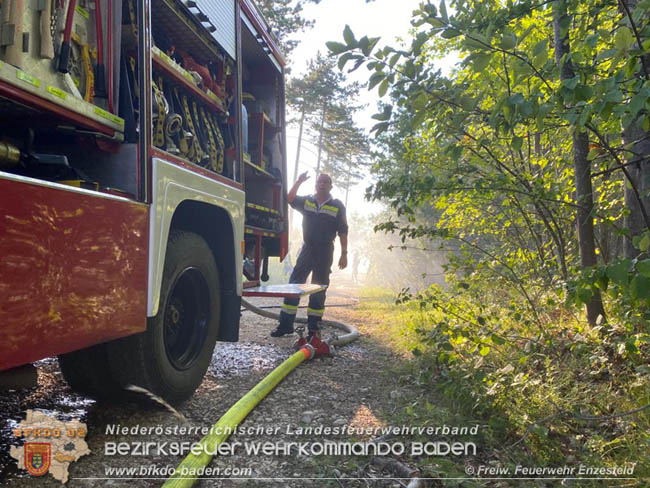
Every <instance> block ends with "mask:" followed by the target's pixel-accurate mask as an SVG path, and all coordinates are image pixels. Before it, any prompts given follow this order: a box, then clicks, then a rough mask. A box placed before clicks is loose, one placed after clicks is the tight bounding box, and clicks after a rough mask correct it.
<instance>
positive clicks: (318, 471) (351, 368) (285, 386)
mask: <svg viewBox="0 0 650 488" xmlns="http://www.w3.org/2000/svg"><path fill="white" fill-rule="evenodd" d="M251 302H252V303H253V304H254V305H256V306H268V305H278V304H279V303H280V301H279V299H252V300H251ZM304 302H305V300H303V303H304ZM355 303H356V298H355V296H354V291H351V290H350V289H347V290H336V289H333V290H330V293H329V294H328V300H327V305H328V306H331V305H338V306H336V307H334V306H332V307H330V308H328V309H327V311H326V317H325V318H329V319H332V320H338V321H342V322H348V323H350V322H349V321H350V320H351V311H350V308H349V307H350V306H354V304H355ZM272 310H273V311H279V309H272ZM305 313H306V312H305V310H304V309H301V311H300V312H299V314H301V315H303V314H305ZM366 320H367V319H366ZM352 323H353V324H354V325H355V326H357V327H358V328H359V330H360V331H361V333H362V337H361V339H360V340H358V341H357V342H355V343H353V344H351V345H348V346H344V347H341V348H339V349H338V350H337V353H338V355H337V356H336V357H335V358H324V359H316V360H314V361H310V362H306V363H303V364H302V365H301V366H300V367H298V368H297V369H296V370H295V371H293V372H292V373H291V374H290V375H289V376H288V377H287V378H285V379H284V380H283V382H282V383H280V385H279V386H278V387H277V388H276V389H275V390H274V391H273V392H272V393H271V394H270V395H269V396H268V397H267V398H265V399H264V400H263V401H262V403H261V404H260V405H258V406H257V408H255V409H254V410H253V412H251V414H250V415H249V416H248V417H247V418H246V419H245V420H244V422H242V424H241V427H242V428H244V429H247V432H237V433H235V434H233V435H232V436H231V437H230V438H229V439H228V441H227V442H228V443H229V444H230V445H231V446H232V445H234V443H237V442H238V443H240V445H239V446H237V447H236V448H235V451H234V453H232V454H231V455H220V456H217V457H215V458H214V459H213V461H212V463H211V464H210V466H211V467H218V468H221V469H223V470H225V469H230V470H231V472H230V475H228V477H226V478H223V474H221V475H220V477H219V478H220V479H205V480H201V481H200V483H199V486H218V487H228V486H283V487H303V486H346V487H348V486H349V487H353V486H391V487H392V486H394V487H399V486H405V484H404V485H402V484H400V483H399V482H397V481H388V480H379V479H377V477H381V476H382V475H381V474H380V473H379V472H378V471H377V470H376V469H375V468H374V467H373V466H371V465H369V464H368V461H369V458H367V457H359V456H340V455H339V456H322V455H316V454H314V452H312V449H313V448H314V445H315V444H318V445H323V443H325V442H327V441H340V442H343V441H355V440H368V439H369V438H370V437H373V435H370V436H369V435H356V434H342V435H338V436H337V435H333V434H328V435H325V434H322V433H321V434H319V433H318V428H326V427H332V428H334V427H336V428H338V429H339V431H340V430H342V429H343V428H355V429H359V428H362V429H365V428H374V427H381V426H385V425H387V424H388V423H389V419H388V418H386V416H387V415H389V413H390V407H391V396H392V397H394V396H395V395H396V394H399V392H398V387H397V386H396V379H395V380H390V379H389V380H387V379H386V377H385V375H379V374H377V373H378V371H379V368H378V365H383V364H386V363H387V362H389V361H392V360H396V359H397V358H395V357H394V356H393V355H392V354H391V353H390V352H389V351H387V350H386V349H384V348H382V347H381V346H380V345H379V344H378V343H377V342H376V341H374V340H373V339H372V329H373V324H372V322H371V321H366V322H362V323H359V322H357V323H354V322H352ZM273 327H275V323H274V321H273V320H270V319H266V318H263V317H259V316H257V315H254V314H252V313H251V312H248V311H246V312H244V313H243V316H242V320H241V333H240V342H239V343H236V344H231V343H219V344H217V348H216V350H215V354H214V358H213V362H212V364H211V365H210V368H209V371H208V374H207V375H206V378H205V380H204V381H203V383H202V384H201V386H200V388H199V390H198V391H197V392H196V394H195V395H194V396H193V397H192V398H191V399H190V400H188V401H187V402H185V403H184V404H183V405H182V406H181V407H180V408H179V409H178V410H179V411H180V413H181V414H182V415H183V416H184V417H185V419H186V420H185V421H182V420H179V418H177V417H176V416H174V415H173V414H172V413H170V412H169V411H168V410H166V409H164V408H160V407H159V406H157V405H155V404H153V403H150V404H143V403H126V404H120V405H108V404H105V403H96V402H94V401H93V400H91V399H88V398H85V397H83V396H79V395H76V394H74V393H72V392H71V391H70V390H69V388H68V387H67V385H66V384H65V382H64V381H63V379H62V377H61V373H60V371H59V369H58V365H57V362H56V361H55V360H53V359H48V360H44V361H41V362H40V363H39V386H38V387H37V388H33V389H30V390H24V391H20V392H10V393H9V394H6V393H5V394H4V395H3V396H2V397H0V485H7V486H29V487H31V486H44V487H49V486H52V487H54V486H60V483H59V482H58V481H57V480H55V479H54V478H52V476H51V475H46V476H44V477H41V478H35V477H31V476H29V475H27V474H25V471H22V470H19V469H17V467H16V462H15V461H14V460H13V459H12V458H10V457H9V445H10V444H11V443H16V441H15V440H14V438H13V434H12V429H13V428H14V427H15V426H16V425H17V423H18V422H19V421H20V420H22V419H24V415H25V413H24V412H25V411H26V410H27V409H40V410H43V411H46V412H47V413H49V414H54V415H56V416H57V418H59V419H61V420H70V419H73V418H74V419H78V420H80V421H82V422H85V423H86V424H87V426H88V436H87V438H86V441H87V443H88V446H89V447H90V450H91V452H92V453H91V455H89V456H85V457H82V458H81V459H80V460H78V461H77V462H74V463H72V464H71V465H70V468H69V471H70V481H69V482H68V486H71V487H77V486H95V485H98V484H99V485H107V486H116V487H117V486H131V487H132V486H160V485H161V484H162V483H163V481H164V479H163V478H164V476H160V475H156V474H155V472H154V471H151V474H149V475H138V476H137V479H135V480H133V479H130V480H125V479H114V478H115V475H112V476H107V474H106V468H107V467H125V468H129V467H131V468H137V469H141V467H142V466H146V467H148V466H152V468H150V469H152V470H155V469H158V470H160V469H163V468H166V467H168V466H169V467H170V469H171V467H175V466H176V465H178V463H179V462H180V461H181V459H182V456H174V455H171V454H170V453H169V452H158V451H156V450H155V449H153V450H152V451H151V452H149V453H147V454H146V455H141V456H134V455H124V456H122V455H112V456H111V455H107V453H106V452H105V447H106V443H110V442H129V443H132V442H140V441H147V442H185V441H188V442H193V441H197V440H199V439H200V437H201V434H194V435H181V434H172V435H166V436H165V435H156V434H155V432H154V434H153V435H147V436H141V435H117V434H110V433H108V432H107V426H110V425H115V424H119V425H120V426H122V427H128V428H131V427H134V426H139V427H151V428H154V429H155V428H157V427H163V428H165V427H170V428H174V427H176V426H185V427H196V428H204V427H209V426H211V425H213V424H214V423H216V421H217V420H218V419H219V418H220V417H221V416H222V415H223V414H224V413H225V412H226V411H227V410H228V409H229V408H230V407H231V406H232V405H233V404H235V402H236V401H237V400H238V399H239V398H241V397H242V396H243V395H244V394H245V393H246V392H248V391H249V390H250V389H251V388H253V387H254V386H255V385H256V384H257V383H258V382H259V381H260V380H261V379H262V378H264V376H265V375H266V374H268V373H269V372H270V371H271V370H272V369H273V368H275V367H276V366H277V365H279V364H280V363H281V362H282V361H283V360H284V359H286V358H287V357H288V356H289V355H290V354H291V353H292V352H293V341H294V339H295V337H284V338H278V339H274V338H271V337H270V336H269V331H270V330H271V329H272V328H273ZM334 332H335V330H331V331H325V333H324V336H325V337H326V336H327V335H328V333H334ZM392 381H394V382H395V384H392V383H391V382H392ZM382 416H383V417H382ZM346 426H347V427H346ZM306 428H313V429H315V430H316V431H315V432H311V433H310V432H305V430H304V429H306ZM301 429H303V430H302V431H301ZM262 431H263V432H264V433H261V432H262ZM264 442H269V443H270V446H272V447H273V448H275V447H276V446H279V447H280V448H281V447H282V446H284V445H285V443H288V442H295V443H303V446H306V447H307V452H306V453H305V452H302V453H300V452H298V450H297V448H295V449H294V450H292V451H291V452H290V453H289V454H286V455H283V454H282V453H269V454H263V453H261V452H260V453H257V454H247V453H246V452H245V448H246V445H248V446H258V447H261V446H262V444H263V443H264ZM316 449H318V448H317V447H316ZM246 470H250V471H248V472H247V471H246ZM237 471H239V473H241V474H238V473H237ZM384 476H388V475H384ZM109 477H110V478H113V479H102V480H97V479H94V480H89V479H81V478H109ZM145 478H150V479H145ZM238 478H239V479H238ZM323 478H328V479H323ZM352 478H363V479H356V480H355V479H352Z"/></svg>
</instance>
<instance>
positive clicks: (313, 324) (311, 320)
mask: <svg viewBox="0 0 650 488" xmlns="http://www.w3.org/2000/svg"><path fill="white" fill-rule="evenodd" d="M319 322H320V317H313V316H310V317H307V340H308V341H309V339H311V338H312V337H314V336H316V337H318V338H319V339H320V328H319V327H318V323H319Z"/></svg>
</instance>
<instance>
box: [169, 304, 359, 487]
mask: <svg viewBox="0 0 650 488" xmlns="http://www.w3.org/2000/svg"><path fill="white" fill-rule="evenodd" d="M242 303H243V304H244V306H245V307H246V308H248V309H249V310H251V311H253V312H255V313H258V311H261V310H260V309H258V308H257V307H254V306H253V305H251V304H249V303H248V302H246V301H244V300H242ZM260 315H264V316H265V317H269V318H277V314H272V313H269V312H264V313H261V314H260ZM297 321H299V319H298V320H297ZM323 323H324V324H326V325H332V326H334V327H337V328H339V329H342V330H344V331H346V332H347V334H346V335H344V336H341V337H338V338H336V339H335V340H334V341H332V344H334V345H342V344H348V343H349V342H351V341H353V340H355V339H356V338H357V337H358V336H359V331H358V330H357V329H356V328H354V327H352V326H349V325H346V324H341V323H339V322H333V321H324V322H323ZM313 356H314V348H313V347H311V346H310V345H306V346H303V347H302V348H301V349H300V350H299V351H297V352H296V353H294V354H293V355H291V357H289V359H287V360H285V361H284V362H283V363H282V364H280V366H278V367H277V368H275V369H274V370H273V371H271V373H269V374H268V375H267V376H266V377H265V378H264V379H263V380H262V381H260V382H259V383H258V384H257V385H255V387H254V388H253V389H252V390H250V391H249V392H248V393H246V395H244V396H243V397H242V398H240V399H239V401H238V402H237V403H235V404H234V405H233V406H232V407H231V408H230V410H228V411H227V412H226V413H225V414H224V415H223V416H222V417H221V418H220V419H219V421H218V422H217V423H216V424H214V426H212V428H211V429H210V433H209V434H207V435H206V436H204V437H203V438H202V439H201V441H200V442H199V443H200V445H201V453H200V454H198V455H197V454H194V453H190V454H188V455H187V456H186V457H185V459H183V461H182V462H181V463H180V464H179V465H178V467H177V468H176V471H175V472H174V474H173V475H172V476H171V477H170V478H169V479H168V480H167V481H166V482H165V483H164V484H163V487H165V488H172V487H173V488H187V487H190V486H193V485H194V483H196V481H197V479H199V478H197V477H196V476H194V477H192V476H191V475H184V474H183V473H195V472H197V471H198V470H199V469H200V468H203V467H206V466H207V465H208V464H210V462H211V461H212V458H213V457H214V453H215V452H217V448H218V446H219V445H220V444H222V443H223V442H224V441H225V440H226V439H227V438H228V437H229V436H230V434H231V433H232V432H233V431H234V430H235V428H236V427H237V426H238V425H239V424H240V423H241V422H242V420H244V419H245V418H246V416H247V415H248V414H249V413H250V412H251V410H253V409H254V408H255V407H256V406H257V404H258V403H260V402H261V401H262V400H263V399H264V397H266V395H268V394H269V393H270V392H271V391H272V390H273V388H275V387H276V386H277V385H278V383H280V381H282V380H283V379H284V378H285V377H286V376H287V375H288V374H289V373H291V371H293V370H294V369H296V368H297V367H298V366H299V365H300V364H301V363H302V362H303V361H305V360H307V359H311V358H312V357H313Z"/></svg>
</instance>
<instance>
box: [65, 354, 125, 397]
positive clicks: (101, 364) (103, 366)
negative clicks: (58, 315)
mask: <svg viewBox="0 0 650 488" xmlns="http://www.w3.org/2000/svg"><path fill="white" fill-rule="evenodd" d="M58 359H59V367H60V368H61V373H63V377H64V378H65V381H66V382H67V383H68V385H69V386H70V388H72V390H74V391H75V392H77V393H81V394H82V395H87V396H92V397H98V396H102V394H103V393H105V392H106V393H108V392H109V391H111V392H112V393H115V391H116V390H118V389H119V387H118V385H116V384H115V383H114V382H113V378H112V377H111V370H110V365H109V362H108V357H107V354H106V344H97V345H95V346H91V347H87V348H86V349H81V350H79V351H73V352H69V353H66V354H60V355H59V357H58Z"/></svg>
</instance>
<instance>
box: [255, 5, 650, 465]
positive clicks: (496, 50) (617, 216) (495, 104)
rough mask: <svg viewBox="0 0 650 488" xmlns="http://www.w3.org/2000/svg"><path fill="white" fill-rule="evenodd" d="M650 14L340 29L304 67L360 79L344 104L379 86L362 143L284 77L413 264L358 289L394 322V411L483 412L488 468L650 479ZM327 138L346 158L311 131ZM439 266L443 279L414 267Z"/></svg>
mask: <svg viewBox="0 0 650 488" xmlns="http://www.w3.org/2000/svg"><path fill="white" fill-rule="evenodd" d="M322 1H323V2H326V1H327V0H322ZM267 3H268V2H267ZM276 3H278V2H276ZM279 3H283V2H279ZM284 3H288V2H284ZM271 4H272V2H271V3H269V5H268V7H269V8H270V7H271ZM369 4H370V5H371V2H369ZM649 20H650V1H648V0H643V1H638V0H618V1H617V2H613V1H602V0H581V1H577V0H552V1H540V0H523V1H513V0H508V1H480V2H479V1H474V0H470V1H466V0H455V1H451V2H449V4H447V3H446V2H445V0H442V1H440V2H431V1H426V2H422V3H421V4H420V7H419V8H418V9H416V10H415V11H414V12H413V13H412V19H411V25H412V28H411V31H410V36H409V38H407V39H405V40H404V42H402V43H395V44H394V45H391V44H386V43H385V42H384V40H383V39H380V38H378V37H369V36H366V35H364V33H362V32H353V31H352V29H351V28H349V27H346V29H345V30H344V32H343V33H342V35H339V36H338V38H337V39H332V40H331V41H330V42H328V43H327V47H328V52H327V53H326V54H327V55H328V57H325V55H319V57H318V58H317V59H316V60H315V61H314V63H315V64H314V65H313V66H312V68H313V67H315V66H316V65H317V64H318V63H320V66H324V65H327V66H329V68H328V69H330V71H331V66H332V64H333V63H334V62H335V63H336V65H337V68H338V71H337V72H335V73H334V74H332V75H331V76H334V77H341V76H342V77H345V76H349V75H350V74H351V73H353V72H362V73H364V75H363V78H364V79H365V80H367V83H366V86H365V87H359V86H357V85H354V84H348V85H346V86H347V88H345V89H343V90H342V91H339V92H338V93H339V98H338V100H339V101H341V100H350V98H351V97H352V98H354V95H351V93H352V92H350V91H349V90H352V91H354V90H360V89H368V90H371V91H374V92H376V93H377V95H378V97H380V100H381V102H380V103H379V106H378V109H377V113H376V114H375V115H374V116H373V119H374V122H375V125H374V127H373V129H372V131H371V133H370V134H369V135H368V137H367V138H365V137H363V136H364V134H363V131H357V132H355V134H356V135H358V136H359V137H358V138H356V139H355V138H354V137H351V136H350V134H351V133H353V132H354V129H353V125H350V126H349V127H348V128H352V129H351V130H350V132H348V133H345V132H344V131H341V130H338V131H336V130H334V127H335V126H336V123H335V122H334V120H335V116H334V113H335V112H337V108H336V107H337V103H339V102H337V96H336V95H335V91H330V92H329V94H324V92H323V91H322V90H321V91H320V92H318V91H317V90H316V91H314V90H313V89H312V88H309V87H310V86H312V87H313V86H314V85H317V84H318V80H320V82H321V83H322V82H323V80H325V78H324V77H322V76H320V75H318V74H317V71H316V70H315V69H312V72H311V76H312V82H311V85H309V83H310V81H309V77H307V78H304V79H297V80H294V81H293V82H292V83H293V85H292V90H291V92H292V93H294V97H295V98H294V103H293V106H294V107H296V108H297V113H298V114H299V117H302V119H300V118H299V119H298V120H302V122H300V123H301V127H302V123H303V122H304V120H305V114H306V112H305V111H304V110H303V111H301V110H300V107H301V106H303V107H304V106H310V107H313V106H317V107H320V108H319V110H318V111H316V112H314V113H313V114H309V113H307V117H308V118H309V117H310V116H311V117H312V118H313V120H314V122H313V124H315V125H314V127H315V128H316V134H318V135H319V137H320V140H321V143H320V144H319V154H320V150H321V148H322V150H323V155H324V156H323V160H324V161H325V162H326V163H325V164H326V165H327V164H329V168H331V167H332V165H333V164H335V163H336V162H339V163H340V164H339V166H337V168H339V173H340V174H341V175H342V177H344V178H346V177H347V178H348V182H349V179H350V178H352V179H354V178H355V176H354V175H352V176H350V175H351V174H352V173H353V169H354V171H358V172H359V173H363V172H364V171H369V172H370V174H371V175H372V178H373V183H372V185H371V186H370V187H369V188H368V189H367V190H366V198H367V199H368V200H369V201H375V202H381V203H382V204H383V205H384V208H385V211H384V213H383V214H381V215H380V216H377V217H376V218H375V219H374V221H373V222H370V221H366V222H365V223H364V225H365V226H366V228H367V227H368V225H370V227H373V229H372V231H373V232H375V233H376V237H375V238H374V239H376V241H375V242H390V244H389V245H390V247H391V249H392V253H393V257H394V259H396V260H402V259H403V260H404V261H407V260H408V259H411V260H412V261H414V262H412V263H410V265H409V266H407V268H408V269H409V270H410V272H411V281H412V283H411V284H410V286H409V283H408V280H407V282H406V283H405V284H404V286H403V287H402V289H401V291H400V292H399V293H398V294H397V295H396V296H392V295H390V294H389V293H387V292H385V291H382V290H379V289H376V288H375V289H373V290H368V291H367V294H368V296H369V297H370V298H369V300H370V302H369V303H371V304H372V305H367V307H368V310H373V313H376V314H377V316H378V317H379V316H381V317H383V318H388V319H389V320H390V321H394V322H396V323H399V324H401V325H400V326H399V327H398V328H397V329H399V330H397V329H396V328H393V330H392V332H391V334H393V335H394V336H395V337H398V339H396V341H397V342H399V344H400V347H402V349H403V351H404V354H407V355H409V357H410V358H411V361H410V362H409V366H408V367H406V368H405V369H404V370H402V371H400V373H401V374H402V375H403V376H402V377H403V381H404V382H406V383H408V384H410V385H411V386H413V388H415V389H416V391H417V392H418V395H420V396H419V397H418V398H417V401H415V402H413V403H411V404H407V405H405V407H404V408H405V410H404V415H405V416H406V417H407V418H409V417H410V418H420V419H422V418H429V419H435V418H448V417H446V416H450V417H451V418H455V419H462V420H468V419H472V420H475V421H481V422H487V423H488V424H489V426H490V434H489V435H486V438H485V439H483V441H484V447H485V449H486V452H488V451H489V452H490V453H491V455H495V456H496V458H497V459H498V460H500V461H507V462H511V463H512V462H517V461H522V460H526V461H531V460H535V461H540V462H546V463H549V462H551V463H553V462H555V463H557V462H560V461H562V460H566V459H569V460H574V461H575V460H579V461H590V462H594V463H597V464H598V465H603V466H613V465H619V464H621V463H622V462H627V463H636V472H635V474H637V475H640V476H644V475H645V476H649V475H650V471H649V469H650V462H649V461H648V457H647V452H648V450H649V449H650V438H649V437H648V428H649V427H650V414H649V412H650V410H648V409H649V407H650V390H649V388H648V386H649V383H650V365H649V359H650V347H649V341H650V335H649V333H650V327H649V322H648V320H649V319H650V253H649V251H650V163H649V161H648V159H649V158H650V113H649V109H650V23H649ZM332 37H335V36H332ZM448 59H454V60H456V61H455V63H454V64H453V67H452V68H451V69H442V68H441V67H440V66H442V64H441V60H448ZM328 63H329V64H328ZM342 79H344V78H342ZM301 83H302V85H301ZM305 83H306V84H305ZM339 84H340V83H339ZM345 90H348V91H347V92H345ZM314 93H315V97H316V98H315V99H314V100H319V101H320V104H319V103H314V102H313V101H306V100H308V97H309V96H314ZM310 94H311V95H310ZM301 97H303V98H301ZM301 103H303V105H301ZM338 113H339V115H340V114H344V113H347V114H350V113H354V107H350V106H349V104H348V106H345V104H344V105H343V108H341V109H340V110H338ZM347 117H349V115H348V116H347ZM344 118H345V117H344ZM339 122H340V123H342V122H343V119H340V120H339ZM323 127H325V129H327V128H328V127H329V128H330V129H331V131H330V132H327V130H324V129H323ZM340 127H341V126H339V128H340ZM301 133H302V132H301ZM334 134H338V135H339V136H341V137H343V138H344V139H345V140H347V141H350V142H349V144H348V145H347V146H346V144H341V143H340V142H337V143H336V144H335V145H334V147H346V149H345V151H343V153H342V154H338V155H337V154H335V153H334V152H330V151H329V150H328V149H327V147H326V144H325V143H322V141H323V139H324V140H325V141H326V142H327V141H332V140H334V139H333V137H334ZM320 159H321V158H320V157H319V161H320ZM326 167H327V166H326ZM289 177H291V175H289ZM356 177H357V178H358V176H356ZM348 187H349V183H348ZM370 220H372V219H370ZM373 224H374V225H373ZM371 233H372V232H370V231H369V232H368V233H367V234H366V235H365V237H364V238H365V239H366V240H368V239H373V237H370V236H369V234H371ZM386 235H387V236H392V237H390V238H387V237H382V236H386ZM372 247H373V246H372V245H367V244H366V247H365V248H364V250H365V251H364V252H366V253H367V254H368V259H370V260H371V261H372V260H373V259H376V258H377V256H372V255H371V254H370V253H372V252H373V249H372ZM409 250H410V251H412V252H411V254H408V251H409ZM375 252H376V250H375ZM400 252H401V254H400ZM413 252H415V253H416V258H415V259H413ZM408 256H411V257H410V258H409V257H408ZM434 260H435V261H436V263H440V269H441V273H440V274H442V275H444V280H437V279H436V280H434V279H432V278H431V276H429V277H427V275H426V273H424V274H422V275H421V272H418V271H417V270H418V269H419V270H421V269H423V267H424V266H425V263H427V262H429V261H434ZM371 269H372V267H371ZM495 452H496V454H494V453H495ZM454 470H460V471H459V472H462V466H458V465H453V463H451V465H450V466H447V467H445V468H444V471H445V472H446V473H451V472H454Z"/></svg>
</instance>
